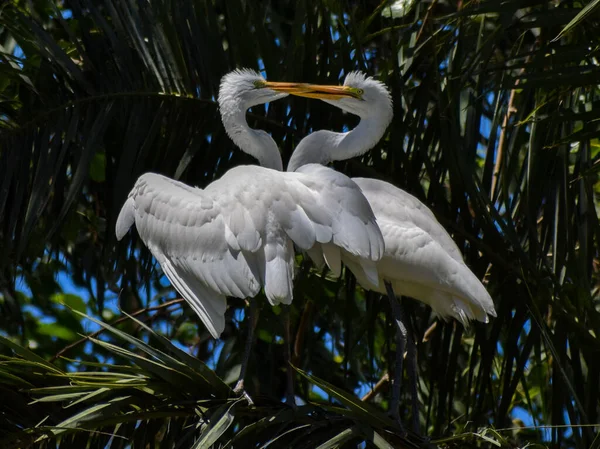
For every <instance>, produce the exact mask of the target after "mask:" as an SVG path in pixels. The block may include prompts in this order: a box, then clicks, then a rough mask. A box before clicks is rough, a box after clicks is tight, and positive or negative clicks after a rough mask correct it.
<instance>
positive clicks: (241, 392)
mask: <svg viewBox="0 0 600 449" xmlns="http://www.w3.org/2000/svg"><path fill="white" fill-rule="evenodd" d="M233 392H234V393H235V394H237V395H238V396H240V397H242V398H244V399H245V400H246V401H247V402H248V406H249V407H252V406H253V405H254V401H253V400H252V398H251V397H250V395H249V394H248V393H246V390H245V389H244V379H240V380H238V383H237V384H235V387H234V388H233Z"/></svg>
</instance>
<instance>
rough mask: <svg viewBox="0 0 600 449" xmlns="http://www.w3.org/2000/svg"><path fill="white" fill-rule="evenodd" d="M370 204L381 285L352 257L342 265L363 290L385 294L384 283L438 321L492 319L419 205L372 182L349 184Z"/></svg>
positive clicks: (489, 306) (478, 288) (455, 252)
mask: <svg viewBox="0 0 600 449" xmlns="http://www.w3.org/2000/svg"><path fill="white" fill-rule="evenodd" d="M353 181H354V182H356V183H357V184H358V185H359V187H360V188H361V189H362V191H363V193H364V194H365V196H366V197H367V199H368V200H369V203H370V204H371V207H372V208H373V211H374V212H375V216H376V217H377V223H378V224H379V227H380V229H381V232H382V234H383V238H384V241H385V253H384V256H383V258H382V259H381V260H380V261H379V262H378V263H377V270H378V273H379V279H380V282H379V284H378V285H376V284H374V283H371V282H370V281H369V279H368V278H367V277H366V276H363V275H362V273H361V269H360V266H356V262H354V261H353V257H352V256H347V259H344V262H345V263H347V264H350V265H352V266H353V267H354V270H353V272H354V273H355V274H356V276H357V279H358V280H359V282H360V283H361V285H363V286H364V287H365V288H368V289H370V290H374V291H377V292H379V293H385V287H384V283H383V281H384V280H387V281H389V282H390V283H391V284H392V287H393V289H394V292H395V293H396V294H398V295H405V296H410V297H411V298H415V299H418V300H420V301H422V302H424V303H425V304H427V305H429V306H431V308H432V309H433V310H434V311H435V312H436V313H437V314H438V315H439V316H441V317H442V318H447V317H453V318H456V319H457V320H458V321H459V322H460V323H462V324H463V326H467V324H468V321H469V320H473V319H476V320H478V321H483V322H488V316H487V315H488V314H489V315H491V316H496V311H495V310H494V304H493V302H492V298H491V297H490V295H489V293H488V292H487V290H486V289H485V287H484V286H483V285H482V284H481V282H480V281H479V279H478V278H477V276H475V275H474V274H473V272H472V271H471V270H470V269H469V267H468V266H467V265H466V264H465V263H464V261H463V258H462V254H461V252H460V250H459V249H458V247H457V246H456V244H455V243H454V240H452V238H451V237H450V235H449V234H448V233H447V232H446V230H445V229H444V228H443V227H442V225H441V224H440V223H439V222H438V221H437V220H436V218H435V216H434V215H433V213H432V212H431V210H429V209H428V208H427V206H425V205H424V204H423V203H422V202H421V201H419V200H418V199H417V198H415V197H414V196H412V195H410V194H409V193H407V192H405V191H403V190H400V189H398V188H397V187H394V186H393V185H391V184H389V183H387V182H383V181H378V180H376V179H367V178H353Z"/></svg>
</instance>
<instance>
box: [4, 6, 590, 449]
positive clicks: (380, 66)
mask: <svg viewBox="0 0 600 449" xmlns="http://www.w3.org/2000/svg"><path fill="white" fill-rule="evenodd" d="M598 3H599V2H598V1H596V0H595V1H592V2H591V3H589V4H588V5H585V7H584V5H582V4H581V3H579V2H573V1H559V0H553V1H550V2H547V1H543V2H542V1H537V0H531V1H528V2H526V3H523V2H521V1H517V0H507V1H504V2H497V1H491V0H489V1H478V2H468V1H452V0H431V1H415V2H413V3H405V4H404V9H403V10H402V9H400V10H399V9H397V5H392V2H389V1H383V2H381V3H379V2H377V1H368V0H357V1H351V2H338V1H327V0H321V1H316V2H312V1H307V0H300V1H285V0H284V1H277V2H270V1H258V2H249V1H244V0H226V1H216V0H213V1H210V0H197V1H189V2H188V1H175V0H152V1H149V2H142V1H137V0H122V1H115V0H104V1H94V0H68V1H67V0H65V1H64V2H62V1H58V0H56V1H49V0H48V1H46V0H30V1H21V0H11V1H8V2H6V3H4V4H3V5H2V6H0V44H1V45H2V47H1V48H0V50H1V53H0V126H1V135H0V220H1V222H0V241H1V245H2V247H1V251H0V326H1V329H2V331H1V333H0V335H1V336H2V342H0V345H1V346H0V351H1V352H0V354H2V355H1V359H0V392H1V393H0V394H1V395H2V397H3V398H6V400H3V401H2V404H0V441H2V443H3V446H5V447H11V445H12V447H22V446H23V445H32V446H35V447H38V446H39V447H58V444H60V446H61V447H83V446H84V445H89V446H90V447H191V445H192V444H193V445H195V447H208V446H210V445H211V444H212V443H214V442H215V441H217V440H218V442H219V444H221V445H226V444H234V443H236V442H237V443H239V441H246V442H247V441H252V442H253V443H252V444H254V445H255V446H256V447H259V446H258V445H262V444H267V443H271V444H272V446H274V447H277V445H281V446H282V447H287V446H289V445H296V446H298V447H302V446H303V447H316V446H317V445H319V444H323V445H324V446H323V447H337V446H336V445H340V444H345V445H347V446H345V447H365V446H367V447H373V446H376V447H387V446H386V444H387V445H398V444H404V446H406V447H416V446H424V445H427V443H426V442H423V441H422V440H420V439H418V438H416V437H415V436H414V435H412V434H409V435H407V436H404V437H402V435H401V432H400V431H399V429H397V428H396V427H395V426H394V425H393V423H390V422H389V420H387V418H386V417H385V414H384V411H385V410H386V409H387V392H386V389H385V387H386V383H385V382H382V385H383V388H382V389H381V390H377V391H378V394H376V395H373V397H371V398H368V400H367V401H365V402H362V401H360V400H359V398H360V397H361V396H363V395H365V394H366V393H367V392H368V391H369V390H371V388H373V387H375V385H376V384H377V383H378V381H379V380H380V379H382V378H383V377H384V376H385V374H386V372H387V367H388V364H389V363H388V362H389V361H390V360H391V358H392V357H393V349H394V346H393V329H392V327H391V323H390V322H389V319H388V318H387V317H388V316H389V313H388V309H387V303H386V302H385V301H380V300H379V298H377V297H376V295H372V294H370V293H365V292H364V291H362V290H361V289H360V288H357V287H356V286H355V283H354V281H353V280H352V279H351V278H350V276H345V277H344V278H343V279H334V278H332V277H331V276H329V275H328V274H327V273H318V272H315V271H313V270H311V269H310V265H309V264H307V263H304V262H302V261H301V258H299V259H298V261H299V272H298V276H297V282H296V284H295V289H296V291H295V298H294V305H293V308H292V323H293V333H294V347H293V349H294V363H295V365H296V366H297V367H298V368H300V369H301V370H302V372H298V373H297V375H296V380H297V382H298V383H297V396H298V398H299V402H300V403H302V404H304V403H306V404H309V405H305V406H301V407H300V408H299V409H298V410H297V411H292V410H291V409H289V408H288V407H286V406H285V405H283V404H281V403H280V402H279V400H280V399H281V398H282V397H283V388H284V382H285V372H284V369H283V363H282V361H283V344H282V341H281V337H282V333H283V329H282V327H281V320H280V318H279V315H280V313H281V311H280V310H279V309H277V308H275V309H272V308H271V307H263V309H262V313H261V320H260V322H259V328H258V342H257V344H256V347H255V350H254V358H253V363H251V366H250V372H249V376H248V381H247V385H248V390H249V392H250V394H251V396H253V398H255V399H256V402H257V407H256V408H254V409H251V408H248V407H247V406H246V405H245V404H243V403H239V402H235V400H234V398H233V396H231V395H230V392H229V390H228V389H227V387H226V386H225V385H223V384H222V381H225V382H226V383H230V382H231V381H232V380H233V379H235V376H236V373H237V370H238V369H239V360H240V352H241V350H242V348H243V345H242V343H243V338H242V337H243V335H244V334H245V332H246V323H245V322H244V320H243V316H244V314H243V306H244V304H243V302H242V301H236V300H230V304H231V306H232V307H230V309H229V311H228V318H229V324H228V326H227V329H226V331H225V333H224V335H223V338H222V340H221V341H218V342H215V341H212V340H211V339H210V338H209V336H208V333H207V332H206V331H205V330H204V329H203V327H202V326H201V325H199V324H198V320H197V319H196V318H195V317H194V316H193V314H192V313H191V312H190V310H189V309H188V308H187V307H186V306H184V305H183V304H182V303H181V302H180V301H173V300H174V299H176V298H177V296H176V293H175V292H174V291H173V290H172V289H171V288H170V287H169V286H168V283H167V282H166V281H165V279H164V278H163V277H162V275H161V273H160V271H159V270H157V269H156V268H157V266H156V264H155V262H154V261H153V260H152V259H151V258H150V256H149V253H148V252H147V251H146V250H145V248H144V247H143V245H141V243H140V242H139V239H138V238H137V236H136V233H135V232H132V233H130V234H129V235H128V236H127V237H126V239H124V241H123V242H120V243H117V242H116V241H115V237H114V233H113V229H114V223H115V219H116V216H117V214H118V211H119V210H120V207H121V205H122V203H123V201H124V198H125V197H126V195H127V193H128V191H129V189H130V188H131V186H132V185H133V183H134V182H135V179H136V178H137V177H138V176H139V175H140V174H142V173H144V172H147V171H155V172H160V173H163V174H165V175H168V176H171V177H175V178H178V179H180V180H182V181H184V182H187V183H189V184H194V185H198V186H205V185H207V184H208V183H210V182H211V181H212V180H214V179H217V178H218V177H220V176H221V175H222V174H223V173H224V172H225V171H227V170H228V169H229V168H231V167H233V166H236V165H239V164H243V163H249V164H252V163H255V161H254V160H252V158H250V157H249V156H246V155H245V154H243V153H241V152H240V151H237V150H236V149H235V148H234V145H233V144H232V142H230V141H229V140H228V138H227V137H226V135H225V134H224V132H223V128H222V125H221V123H220V118H219V114H218V111H217V107H216V104H215V97H216V95H217V90H218V86H219V81H220V78H221V76H222V75H223V74H225V73H226V72H227V71H229V70H231V69H233V68H235V67H250V68H255V69H259V70H262V71H263V72H264V73H265V74H266V75H267V76H268V78H269V79H271V80H290V81H292V80H293V81H307V82H318V83H338V82H341V80H343V77H344V75H345V73H347V72H348V71H350V70H354V69H360V70H363V71H365V72H367V73H369V74H373V75H377V76H378V77H379V79H381V80H382V81H384V82H385V83H386V84H387V85H388V86H389V87H390V89H391V91H392V95H393V99H394V113H395V116H394V121H393V123H392V125H391V126H390V128H389V132H388V134H387V136H386V137H385V138H384V139H383V140H382V141H381V142H380V143H379V144H378V145H377V147H376V148H374V149H373V150H372V151H370V152H369V153H368V154H367V155H366V156H364V157H363V158H362V159H360V160H352V161H347V162H343V163H336V164H335V168H336V169H338V170H341V171H343V172H344V173H346V174H348V175H352V176H370V177H375V178H379V179H384V180H386V181H389V182H392V183H394V184H395V185H397V186H399V187H402V188H405V189H406V190H408V191H410V192H411V193H413V194H415V195H416V196H417V197H419V198H420V199H422V200H423V201H424V202H425V203H426V204H428V205H429V206H430V207H431V208H432V210H433V211H434V212H435V214H436V216H437V217H438V218H439V220H440V222H441V223H442V224H444V226H445V227H446V228H447V229H448V230H449V231H450V232H451V233H452V234H453V236H454V238H455V240H456V242H457V243H458V245H459V247H461V249H462V250H463V253H464V255H465V259H466V260H467V263H468V264H469V266H470V267H471V268H472V269H473V271H474V272H475V273H476V274H477V275H478V276H479V277H480V278H482V279H485V282H486V284H487V287H488V290H489V291H490V293H491V294H492V296H493V298H494V301H495V304H496V309H497V311H498V318H496V319H494V320H492V322H491V323H490V324H488V325H483V324H476V325H474V326H473V327H472V328H471V329H470V330H468V331H463V330H462V329H461V328H460V327H457V326H456V325H455V324H454V323H444V322H439V321H436V319H435V317H432V316H431V314H430V311H429V309H427V308H425V307H423V306H421V305H419V304H417V303H414V302H412V301H411V300H405V302H406V307H407V308H408V309H409V310H410V311H411V312H412V313H413V317H414V320H413V327H414V328H415V331H416V332H417V334H418V335H419V336H424V337H425V339H426V341H423V342H421V343H420V344H419V347H418V353H419V375H420V384H419V395H420V400H421V403H422V407H421V410H420V416H419V421H420V423H421V427H422V430H423V431H424V432H425V433H426V434H427V435H431V436H433V437H434V438H442V437H444V438H443V439H438V440H436V441H437V442H438V443H439V444H445V445H450V446H459V447H464V446H465V445H470V446H491V445H494V444H496V445H505V446H512V447H514V446H515V445H516V446H525V445H526V444H527V443H539V444H541V445H544V446H552V447H593V448H598V447H600V439H598V437H597V431H598V428H597V427H594V425H597V423H598V421H599V418H598V413H599V411H600V410H599V406H598V404H599V389H600V356H599V355H600V341H599V340H598V335H599V332H600V301H599V298H598V267H599V265H598V264H599V262H598V245H599V241H600V226H599V225H598V195H599V188H598V183H597V177H598V168H599V167H600V164H599V155H598V153H599V149H600V143H599V141H598V138H597V136H598V123H599V121H598V119H599V118H600V113H599V105H600V103H599V95H598V93H599V90H598V80H599V79H600V68H599V66H598V53H599V51H600V47H599V46H600V35H599V33H598V29H600V28H599V27H598V25H599V23H598V14H597V10H596V6H597V5H598ZM392 6H393V7H392ZM249 122H250V124H251V125H252V126H253V127H257V128H261V129H265V130H267V131H269V132H270V133H272V135H273V136H274V138H275V139H276V140H277V141H278V142H280V148H281V151H282V155H283V158H284V162H286V161H287V160H288V159H289V157H290V155H291V153H292V151H293V148H294V147H295V146H296V144H297V143H298V141H299V140H300V139H301V138H302V137H304V136H305V135H306V134H308V133H310V132H311V131H313V130H315V129H321V128H328V129H335V130H343V129H346V128H347V127H350V128H351V127H352V126H354V125H355V124H356V123H357V118H356V117H352V116H349V115H344V114H342V113H341V112H340V111H339V110H337V109H335V108H332V107H330V106H328V105H326V104H322V103H321V102H316V101H312V102H311V101H307V100H304V99H299V98H293V99H284V100H281V101H278V102H276V103H273V104H271V105H269V107H268V108H265V107H257V108H253V110H252V111H251V113H250V114H249ZM259 301H260V303H263V304H264V303H265V301H262V300H261V299H260V298H259ZM65 305H67V306H68V307H65ZM77 312H80V313H86V314H87V315H89V316H90V317H95V319H96V320H98V321H97V322H94V321H92V320H90V319H87V318H84V317H83V316H82V315H81V314H80V313H77ZM124 313H129V314H132V313H133V314H135V316H136V317H137V321H136V320H133V319H129V318H128V317H127V316H126V315H124ZM115 321H116V327H111V328H110V329H108V330H104V328H103V327H101V326H102V325H101V324H100V323H102V322H112V323H113V324H115ZM432 323H436V326H435V328H433V329H432V330H431V331H430V332H426V330H427V329H429V328H430V325H431V324H432ZM146 326H147V327H146ZM119 329H120V330H119ZM121 331H122V332H124V333H121ZM90 332H96V333H95V334H94V339H87V340H86V339H83V340H81V335H83V334H87V333H90ZM129 335H132V336H134V337H135V338H136V339H132V337H129ZM160 335H164V336H165V337H167V339H168V340H170V341H171V342H172V343H168V342H166V341H165V340H162V339H161V337H160ZM420 339H421V338H420ZM420 339H419V340H420ZM67 345H69V346H67ZM65 347H66V349H65ZM158 350H160V351H162V352H157V351H158ZM188 354H192V355H193V356H195V357H197V358H198V359H199V360H201V361H204V362H205V363H206V364H207V365H204V364H202V363H201V362H198V361H196V359H195V358H194V357H189V356H188ZM57 355H59V357H57ZM209 368H211V369H213V370H214V372H215V373H216V374H217V376H218V377H216V376H214V374H212V371H211V370H210V369H209ZM302 373H305V374H302ZM378 388H379V387H378ZM344 392H345V393H344ZM227 398H230V399H227ZM34 399H35V400H37V401H36V402H33V403H32V401H33V400H34ZM309 401H310V403H309ZM317 404H318V405H317ZM408 404H409V401H408V397H404V400H403V407H404V409H403V415H404V416H405V417H406V418H405V421H406V422H409V420H410V410H409V407H408ZM529 426H533V427H529ZM542 426H552V427H542ZM242 429H243V430H242ZM482 429H483V430H482ZM490 429H504V430H498V431H492V430H490ZM506 429H508V430H506ZM90 430H98V431H99V432H90ZM115 435H116V436H115ZM240 435H241V436H240ZM40 436H41V437H40ZM38 437H39V438H40V439H39V440H38V439H37V438H38ZM236 438H238V439H237V440H236ZM241 438H244V440H242V439H241ZM248 444H250V443H248ZM177 445H179V446H177Z"/></svg>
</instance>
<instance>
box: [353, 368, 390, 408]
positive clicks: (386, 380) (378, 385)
mask: <svg viewBox="0 0 600 449" xmlns="http://www.w3.org/2000/svg"><path fill="white" fill-rule="evenodd" d="M389 383H390V374H389V373H385V374H384V375H383V377H382V378H381V379H379V381H378V382H377V383H376V384H375V386H374V387H373V389H372V390H371V391H369V392H368V393H367V394H365V395H364V396H363V397H362V398H360V400H361V401H363V402H366V401H369V400H371V399H373V398H374V397H375V396H377V394H378V393H379V392H380V391H381V390H383V388H384V387H385V386H386V385H387V384H389Z"/></svg>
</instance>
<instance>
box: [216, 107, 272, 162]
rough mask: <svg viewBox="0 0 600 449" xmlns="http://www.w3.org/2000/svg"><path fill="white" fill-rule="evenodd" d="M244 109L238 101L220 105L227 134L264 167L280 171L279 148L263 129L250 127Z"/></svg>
mask: <svg viewBox="0 0 600 449" xmlns="http://www.w3.org/2000/svg"><path fill="white" fill-rule="evenodd" d="M246 109H247V108H244V106H243V105H242V104H240V102H229V104H227V105H221V118H222V120H223V126H224V127H225V131H226V132H227V135H228V136H229V137H230V138H231V140H233V142H234V143H235V144H236V145H237V146H238V147H239V148H240V149H241V150H242V151H243V152H244V153H247V154H249V155H251V156H253V157H255V158H256V159H258V163H259V164H260V165H261V166H263V167H265V168H272V169H273V170H278V171H282V170H283V163H282V162H281V154H279V148H277V144H276V143H275V141H274V140H273V138H272V137H271V136H270V135H269V134H267V133H266V132H265V131H263V130H260V129H258V130H257V129H252V128H250V126H249V125H248V122H247V121H246Z"/></svg>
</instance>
